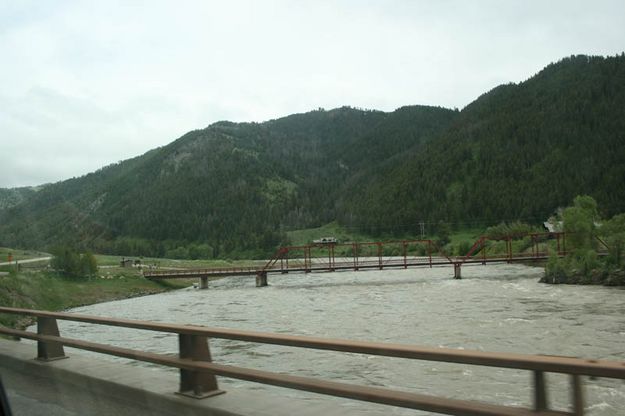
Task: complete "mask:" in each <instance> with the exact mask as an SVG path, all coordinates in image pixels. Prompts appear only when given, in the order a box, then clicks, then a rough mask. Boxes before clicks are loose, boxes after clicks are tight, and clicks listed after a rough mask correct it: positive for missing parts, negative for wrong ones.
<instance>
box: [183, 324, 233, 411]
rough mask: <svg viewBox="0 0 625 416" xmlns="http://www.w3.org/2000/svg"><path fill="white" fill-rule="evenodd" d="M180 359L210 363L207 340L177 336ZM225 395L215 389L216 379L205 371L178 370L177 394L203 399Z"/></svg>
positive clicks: (198, 336)
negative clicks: (178, 386) (178, 383)
mask: <svg viewBox="0 0 625 416" xmlns="http://www.w3.org/2000/svg"><path fill="white" fill-rule="evenodd" d="M178 346H179V348H180V352H179V354H180V358H183V359H184V358H186V359H191V360H193V361H208V362H211V361H212V360H211V354H210V350H209V349H208V338H206V337H204V336H200V335H187V334H178ZM221 393H225V392H224V391H222V390H219V389H218V387H217V377H215V375H214V374H211V373H208V372H206V371H195V370H185V369H180V390H179V391H178V392H177V394H181V395H183V396H188V397H193V398H195V399H203V398H205V397H211V396H215V395H217V394H221Z"/></svg>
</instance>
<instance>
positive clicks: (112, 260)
mask: <svg viewBox="0 0 625 416" xmlns="http://www.w3.org/2000/svg"><path fill="white" fill-rule="evenodd" d="M95 257H96V260H97V262H98V266H106V267H112V266H119V265H120V262H121V260H122V259H124V258H125V259H133V260H135V259H138V260H141V264H143V265H144V266H156V267H174V268H178V267H179V268H184V269H187V268H189V269H201V268H211V267H235V266H250V265H252V266H253V265H256V264H257V263H258V261H254V260H221V259H212V260H206V259H199V260H176V259H164V258H157V257H137V256H112V255H106V254H96V255H95ZM260 263H264V262H263V261H260ZM124 270H127V269H124Z"/></svg>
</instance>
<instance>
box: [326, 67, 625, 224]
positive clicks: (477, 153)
mask: <svg viewBox="0 0 625 416" xmlns="http://www.w3.org/2000/svg"><path fill="white" fill-rule="evenodd" d="M624 183H625V56H623V55H621V56H618V57H611V58H602V57H587V56H576V57H571V58H567V59H564V60H562V61H560V62H558V63H556V64H551V65H549V66H548V67H546V68H545V69H544V70H543V71H541V72H540V73H538V74H537V75H536V76H534V77H532V78H530V79H529V80H527V81H525V82H522V83H520V84H509V85H502V86H500V87H497V88H495V89H493V90H492V91H490V92H488V93H486V94H484V95H483V96H481V97H479V98H478V99H477V100H476V101H474V102H473V103H471V104H470V105H469V106H467V107H466V108H465V109H463V110H462V112H461V113H460V115H459V116H458V117H457V118H456V119H455V121H454V122H453V124H452V125H451V127H450V128H449V129H448V130H447V131H445V132H444V133H443V134H442V135H441V136H440V137H438V138H437V139H436V140H432V141H430V142H429V143H428V144H427V145H426V146H424V147H422V148H419V149H413V150H412V151H410V152H408V153H407V154H404V155H403V157H402V159H401V161H398V162H396V163H393V164H390V165H388V166H385V168H384V169H383V170H382V171H381V172H380V173H379V175H377V176H374V175H370V176H367V177H362V178H360V180H359V181H357V182H355V183H353V184H352V185H351V186H350V187H348V188H347V189H346V192H345V193H343V196H342V199H341V201H340V204H341V210H340V212H341V215H340V216H339V217H338V219H339V220H340V222H341V223H343V224H347V225H350V226H357V227H359V228H360V229H362V230H364V231H367V232H371V233H379V232H401V231H402V229H404V228H405V227H406V224H414V223H415V221H418V220H424V221H427V222H429V223H433V224H436V223H437V222H438V221H444V222H450V223H453V224H458V225H461V226H462V225H467V224H480V225H483V226H486V225H489V224H493V223H496V222H498V221H502V220H508V221H509V220H516V219H523V220H525V221H528V222H534V223H539V222H540V221H541V220H543V219H544V218H546V217H547V216H548V215H549V214H550V213H552V212H553V211H554V210H555V209H556V208H557V207H560V206H565V205H567V204H568V203H569V201H570V200H572V199H573V197H575V196H576V195H578V194H587V195H591V196H593V197H594V198H595V199H596V200H597V202H598V203H599V206H601V207H602V208H603V210H604V212H603V213H602V214H603V215H604V216H606V217H609V216H612V215H614V214H616V213H618V212H623V211H625V186H623V184H624Z"/></svg>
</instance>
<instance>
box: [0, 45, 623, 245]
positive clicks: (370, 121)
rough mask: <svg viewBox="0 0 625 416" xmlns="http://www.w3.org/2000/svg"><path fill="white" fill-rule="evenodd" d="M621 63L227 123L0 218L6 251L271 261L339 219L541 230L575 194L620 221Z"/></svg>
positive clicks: (591, 61)
mask: <svg viewBox="0 0 625 416" xmlns="http://www.w3.org/2000/svg"><path fill="white" fill-rule="evenodd" d="M623 183H625V56H623V55H621V56H618V57H610V58H602V57H586V56H577V57H571V58H567V59H564V60H562V61H560V62H558V63H555V64H551V65H549V66H548V67H546V68H545V69H544V70H543V71H541V72H540V73H538V74H537V75H535V76H534V77H532V78H530V79H528V80H527V81H525V82H522V83H519V84H508V85H502V86H500V87H497V88H495V89H493V90H492V91H490V92H488V93H486V94H484V95H483V96H481V97H479V98H478V99H477V100H475V101H474V102H473V103H471V104H470V105H468V106H467V107H466V108H464V109H463V110H462V111H460V112H458V111H454V110H448V109H443V108H437V107H424V106H410V107H402V108H400V109H398V110H396V111H394V112H391V113H384V112H380V111H364V110H359V109H354V108H349V107H343V108H339V109H335V110H329V111H325V110H322V109H320V110H317V111H312V112H309V113H305V114H296V115H291V116H288V117H284V118H281V119H277V120H271V121H268V122H264V123H230V122H218V123H215V124H213V125H211V126H209V127H207V128H205V129H202V130H195V131H191V132H189V133H187V134H186V135H184V136H183V137H181V138H179V139H178V140H176V141H174V142H172V143H171V144H169V145H167V146H164V147H161V148H158V149H154V150H152V151H150V152H148V153H146V154H145V155H143V156H140V157H137V158H134V159H130V160H127V161H124V162H121V163H118V164H114V165H111V166H108V167H105V168H103V169H100V170H99V171H97V172H94V173H91V174H89V175H86V176H84V177H81V178H74V179H70V180H67V181H63V182H59V183H56V184H52V185H48V186H46V187H44V188H43V189H42V190H41V191H39V192H36V193H32V194H31V195H29V196H28V197H27V198H26V199H25V201H23V202H22V203H20V204H18V205H15V206H13V207H11V208H5V209H0V245H7V246H15V247H28V248H46V247H49V246H50V245H53V244H57V243H70V244H73V245H79V246H84V247H89V248H92V249H94V250H97V251H103V252H117V253H120V254H146V255H165V254H169V255H176V256H180V257H184V256H191V257H197V256H203V257H206V256H209V257H210V256H237V255H264V254H266V253H267V252H268V251H271V250H272V249H273V248H274V247H275V246H276V245H277V244H280V243H281V242H282V240H283V239H284V231H285V230H288V229H298V228H306V227H312V226H318V225H321V224H324V223H327V222H330V221H333V220H338V221H339V222H341V223H342V224H344V225H347V226H353V227H357V228H359V229H361V230H363V231H366V232H370V233H373V234H378V233H385V234H389V235H393V234H402V233H404V232H406V229H407V227H411V228H412V229H414V228H415V227H414V224H415V223H416V222H418V221H425V222H428V223H433V224H436V223H438V222H439V221H443V222H447V223H454V224H463V223H470V222H476V221H477V222H479V223H480V224H482V225H489V224H493V223H498V222H500V221H501V220H514V219H523V220H526V221H529V222H540V221H541V220H542V219H544V218H545V217H546V216H548V215H549V214H550V213H552V212H553V210H554V209H555V208H557V207H558V206H563V205H566V204H567V203H569V201H570V200H572V199H573V198H574V197H575V196H576V195H578V194H588V195H591V196H593V197H594V198H595V199H596V200H597V202H598V203H599V206H601V207H603V208H604V209H605V212H604V213H603V214H604V215H612V214H614V213H616V212H622V211H625V186H623Z"/></svg>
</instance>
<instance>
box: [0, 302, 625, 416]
mask: <svg viewBox="0 0 625 416" xmlns="http://www.w3.org/2000/svg"><path fill="white" fill-rule="evenodd" d="M0 313H9V314H21V315H29V316H34V317H37V333H33V332H28V331H21V330H16V329H10V328H3V327H0V333H1V334H5V335H11V336H16V337H22V338H26V339H32V340H35V341H37V358H38V359H40V360H44V361H50V360H56V359H60V358H65V352H64V349H63V346H68V347H74V348H80V349H84V350H88V351H93V352H98V353H103V354H109V355H114V356H117V357H123V358H129V359H133V360H139V361H144V362H149V363H153V364H159V365H164V366H169V367H175V368H178V369H180V388H179V391H178V393H180V394H184V395H188V396H192V397H196V398H203V397H209V396H213V395H216V394H220V393H223V391H221V390H219V389H218V385H217V379H216V377H215V376H217V375H218V376H223V377H229V378H236V379H240V380H247V381H252V382H257V383H263V384H269V385H274V386H281V387H287V388H292V389H298V390H304V391H309V392H314V393H320V394H327V395H331V396H338V397H344V398H349V399H355V400H363V401H368V402H374V403H380V404H386V405H391V406H399V407H406V408H412V409H418V410H425V411H430V412H435V413H444V414H450V415H463V416H466V415H471V416H495V415H503V416H529V415H545V416H546V415H550V416H551V415H582V414H583V412H584V405H583V395H582V384H581V377H580V376H592V377H608V378H617V379H625V363H622V362H614V361H603V360H585V359H579V358H569V357H556V356H536V355H524V354H511V353H489V352H483V351H468V350H455V349H448V348H427V347H418V346H414V345H404V344H390V343H375V342H361V341H350V340H340V339H326V338H316V337H302V336H293V335H284V334H271V333H263V332H254V331H240V330H232V329H221V328H210V327H203V326H192V325H176V324H166V323H154V322H147V321H136V320H127V319H114V318H103V317H95V316H88V315H79V314H69V313H61V312H48V311H39V310H30V309H18V308H7V307H0ZM57 319H60V320H67V321H76V322H85V323H90V324H99V325H108V326H117V327H124V328H132V329H142V330H150V331H159V332H168V333H175V334H178V339H179V356H178V357H172V356H170V355H164V354H155V353H148V352H144V351H136V350H131V349H126V348H120V347H114V346H109V345H104V344H99V343H94V342H88V341H83V340H77V339H71V338H63V337H61V336H60V334H59V330H58V326H57ZM208 338H220V339H229V340H238V341H246V342H255V343H265V344H274V345H282V346H289V347H301V348H312V349H319V350H330V351H340V352H347V353H359V354H369V355H379V356H386V357H399V358H406V359H418V360H428V361H439V362H448V363H458V364H470V365H479V366H488V367H499V368H511V369H520V370H528V371H531V372H532V373H533V377H532V378H531V379H532V380H533V390H534V394H533V399H534V407H533V409H527V408H519V407H509V406H501V405H494V404H487V403H481V402H475V401H466V400H458V399H448V398H442V397H436V396H429V395H422V394H416V393H410V392H404V391H397V390H390V389H384V388H379V387H369V386H359V385H353V384H347V383H340V382H333V381H326V380H319V379H314V378H309V377H300V376H293V375H287V374H280V373H274V372H269V371H263V370H254V369H248V368H242V367H236V366H230V365H222V364H216V363H213V362H212V360H211V355H210V349H209V346H208ZM546 372H553V373H563V374H569V375H570V376H571V389H572V413H569V412H561V411H554V410H549V407H548V400H547V399H548V396H547V385H546V380H545V373H546Z"/></svg>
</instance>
